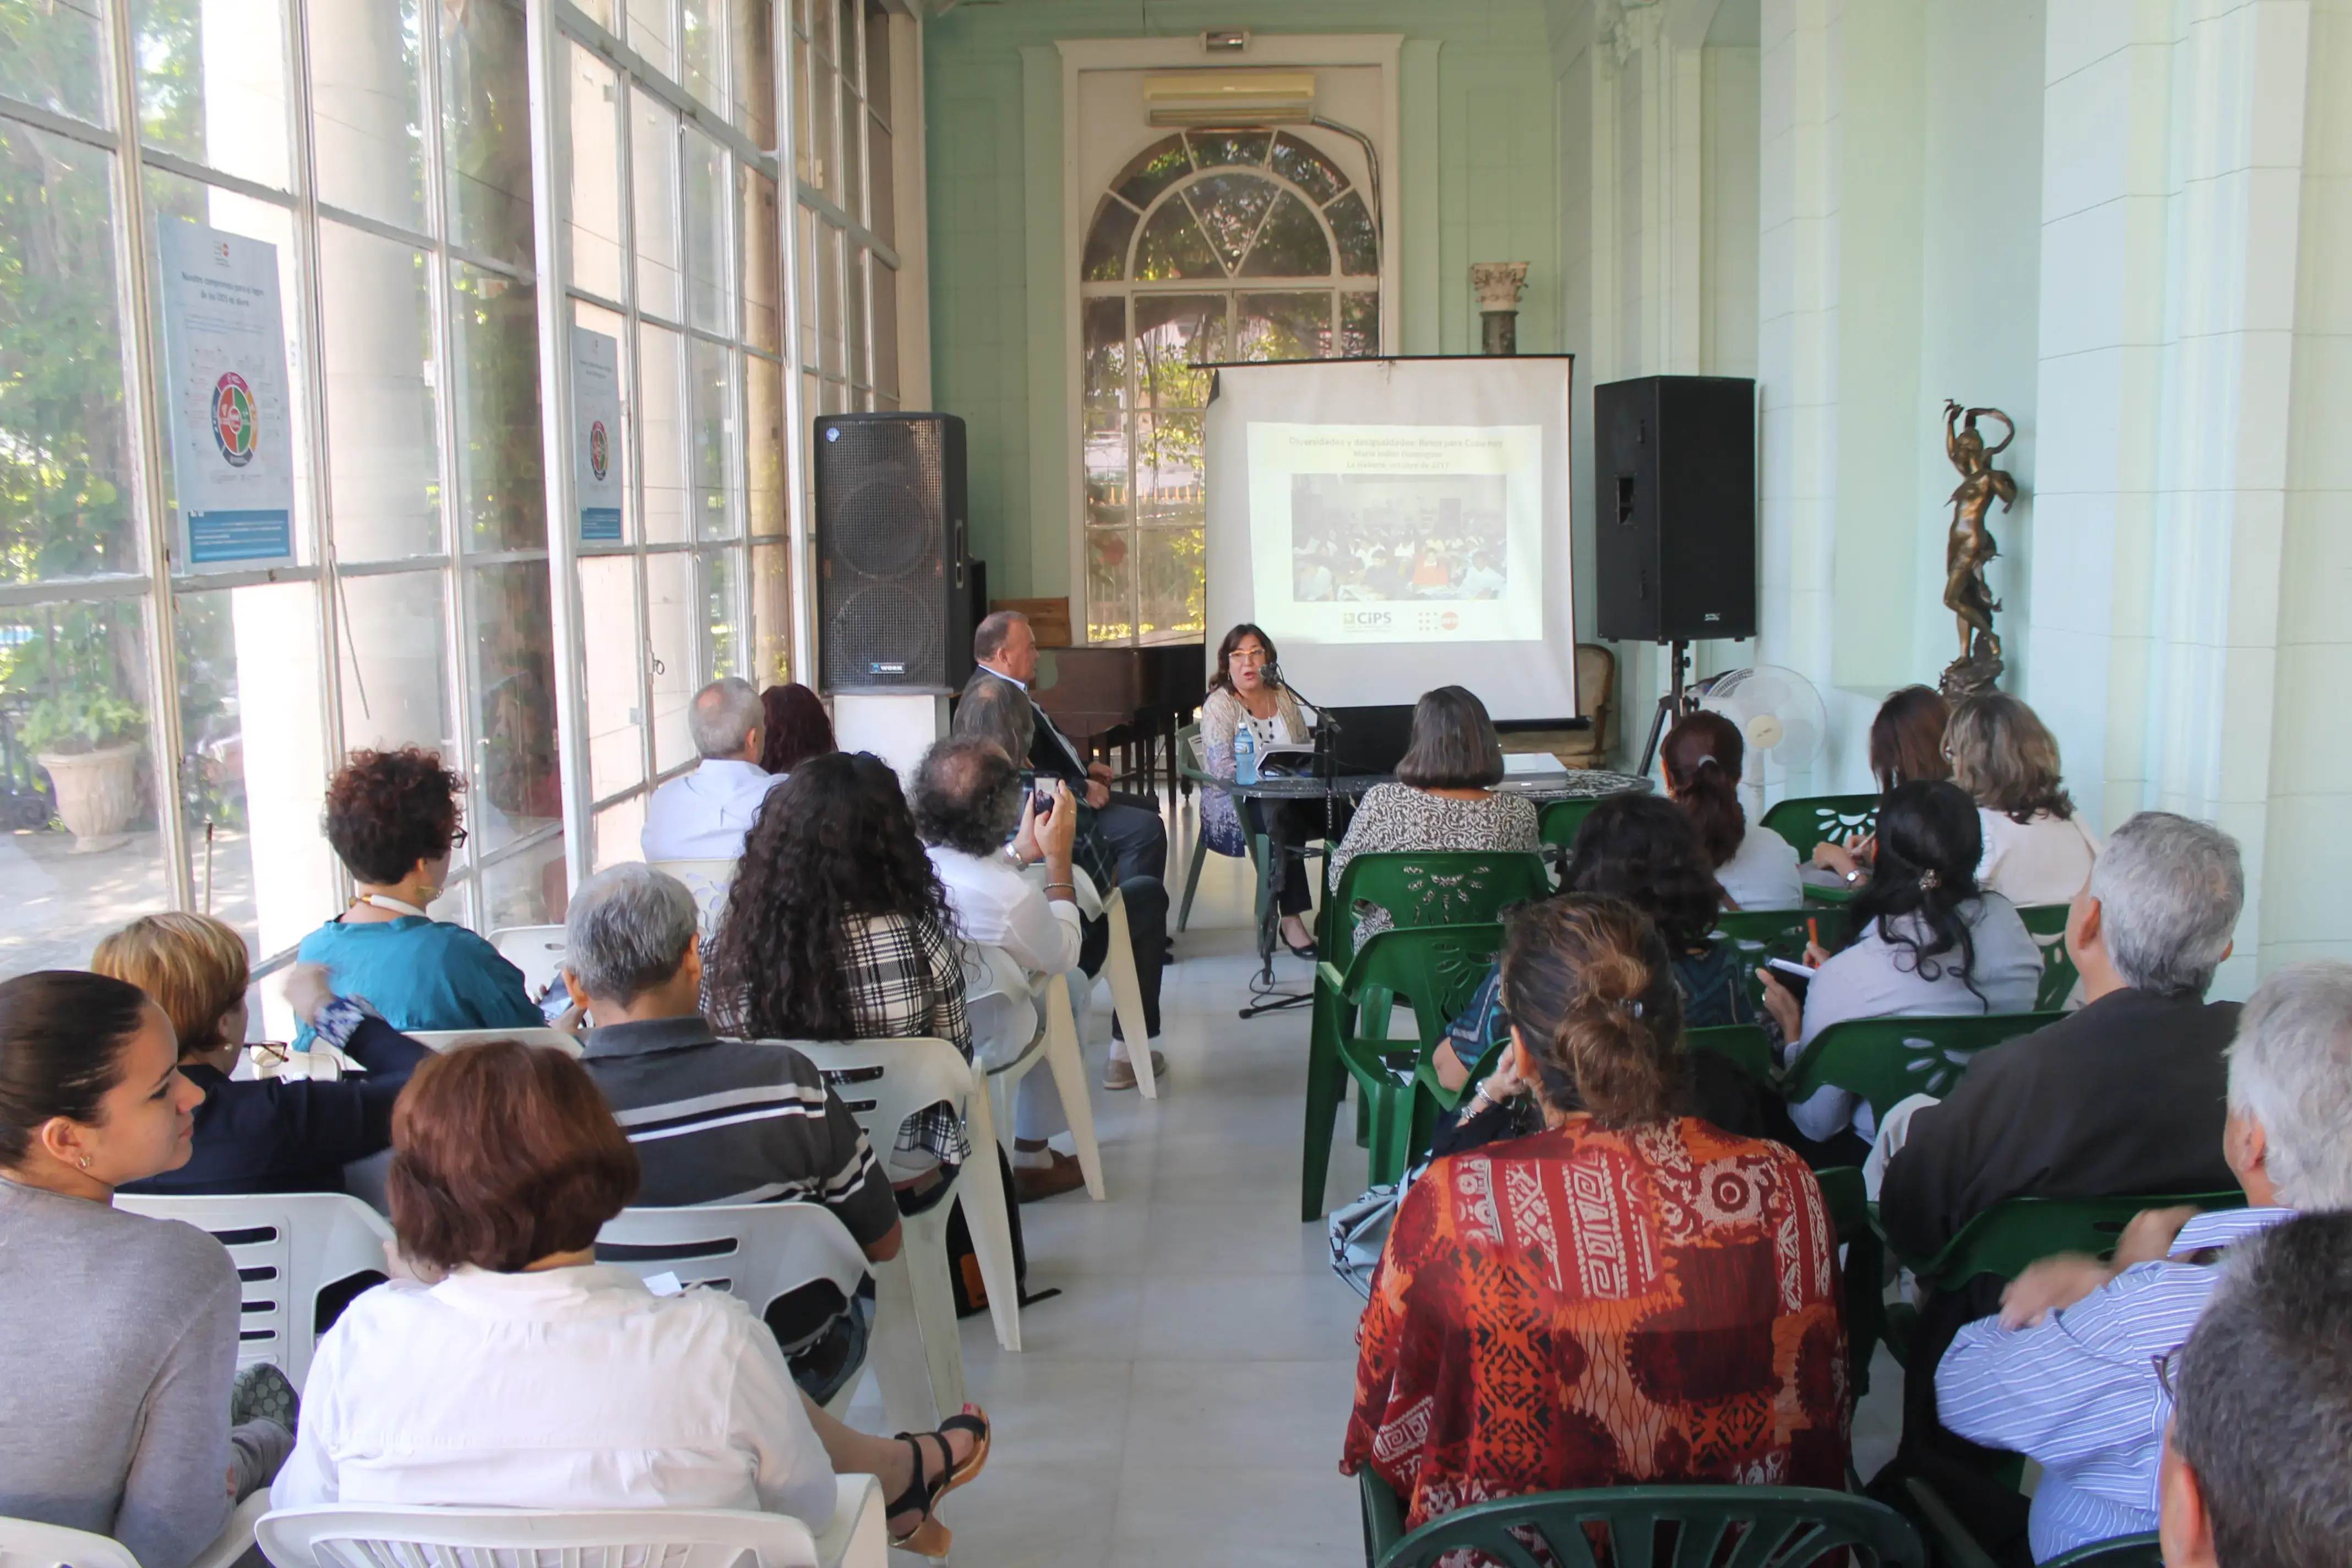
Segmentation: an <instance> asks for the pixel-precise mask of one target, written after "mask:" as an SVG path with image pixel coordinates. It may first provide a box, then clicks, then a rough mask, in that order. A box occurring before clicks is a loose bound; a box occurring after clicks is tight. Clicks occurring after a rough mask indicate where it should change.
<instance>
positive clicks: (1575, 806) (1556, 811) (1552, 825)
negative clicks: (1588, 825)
mask: <svg viewBox="0 0 2352 1568" xmlns="http://www.w3.org/2000/svg"><path fill="white" fill-rule="evenodd" d="M1601 798H1603V797H1595V798H1593V799H1591V800H1555V801H1553V802H1551V803H1550V804H1549V805H1546V806H1545V807H1544V808H1543V815H1542V816H1538V818H1536V837H1538V838H1540V839H1542V840H1543V842H1544V847H1546V848H1548V849H1560V850H1565V849H1568V848H1569V847H1571V846H1573V845H1574V844H1575V843H1576V830H1577V829H1578V828H1580V827H1582V826H1584V819H1585V818H1586V817H1588V816H1591V815H1592V808H1593V807H1594V806H1597V805H1600V804H1601Z"/></svg>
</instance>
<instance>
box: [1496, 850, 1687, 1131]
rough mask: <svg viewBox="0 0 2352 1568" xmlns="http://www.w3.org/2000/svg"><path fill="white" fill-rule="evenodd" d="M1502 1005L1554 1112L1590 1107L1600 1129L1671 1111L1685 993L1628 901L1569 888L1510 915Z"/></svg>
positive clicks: (1653, 933)
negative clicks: (1677, 987)
mask: <svg viewBox="0 0 2352 1568" xmlns="http://www.w3.org/2000/svg"><path fill="white" fill-rule="evenodd" d="M1503 1005H1504V1007H1505V1009H1506V1010H1507V1012H1508V1013H1509V1015H1510V1016H1511V1018H1512V1020H1513V1022H1514V1023H1515V1024H1517V1026H1518V1029H1519V1035H1520V1038H1521V1039H1523V1040H1524V1041H1526V1042H1527V1044H1528V1048H1529V1050H1530V1051H1531V1052H1532V1053H1533V1054H1534V1056H1535V1057H1536V1069H1537V1074H1538V1078H1539V1079H1541V1086H1542V1089H1543V1093H1544V1097H1545V1099H1546V1100H1549V1101H1550V1103H1551V1104H1552V1106H1553V1108H1554V1109H1556V1110H1564V1111H1565V1110H1589V1111H1591V1113H1592V1115H1593V1117H1594V1119H1595V1120H1597V1121H1601V1123H1602V1124H1603V1125H1606V1126H1638V1125H1643V1124H1645V1123H1649V1122H1655V1121H1664V1120H1666V1119H1667V1118H1669V1117H1671V1116H1672V1115H1674V1113H1675V1102H1676V1100H1678V1099H1679V1097H1680V1092H1681V1087H1682V1081H1681V1080H1682V1062H1681V1054H1680V1053H1681V1048H1682V1022H1683V1013H1682V999H1681V994H1680V993H1678V992H1677V991H1676V990H1675V980H1674V971H1673V967H1672V963H1671V960H1670V959H1669V957H1668V955H1667V952H1666V946H1665V942H1664V938H1662V937H1660V936H1659V934H1658V932H1657V929H1656V928H1655V927H1654V926H1653V925H1652V924H1651V923H1650V921H1649V919H1648V917H1646V916H1644V915H1643V913H1642V912H1641V911H1640V910H1637V909H1635V908H1634V907H1633V905H1632V904H1630V903H1628V902H1626V901H1625V900H1622V899H1619V898H1613V897H1609V896H1606V895H1599V894H1587V893H1571V894H1565V895H1562V896H1561V897H1559V898H1555V899H1550V900H1545V901H1544V902H1542V903H1538V904H1531V905H1528V906H1525V907H1524V908H1522V909H1520V910H1517V911H1515V912H1514V913H1513V915H1512V916H1511V920H1510V926H1509V931H1508V933H1507V936H1506V937H1505V939H1504V947H1503Z"/></svg>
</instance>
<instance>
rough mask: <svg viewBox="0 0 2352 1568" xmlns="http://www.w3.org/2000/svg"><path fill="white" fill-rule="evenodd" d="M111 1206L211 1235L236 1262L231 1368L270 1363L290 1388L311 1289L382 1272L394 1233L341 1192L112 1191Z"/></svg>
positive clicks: (304, 1362) (314, 1296)
mask: <svg viewBox="0 0 2352 1568" xmlns="http://www.w3.org/2000/svg"><path fill="white" fill-rule="evenodd" d="M114 1206H115V1207H117V1208H119V1209H126V1210H128V1211H129V1212H131V1213H132V1214H142V1215H147V1216H148V1217H150V1218H152V1219H176V1220H181V1221H184V1222H185V1223H186V1224H189V1225H192V1226H195V1227H196V1228H197V1229H198V1230H203V1231H209V1232H211V1233H212V1235H213V1237H214V1238H215V1240H217V1241H218V1242H219V1243H220V1244H221V1245H222V1246H223V1247H227V1248H228V1255H229V1257H230V1258H231V1259H232V1260H234V1261H235V1262H236V1277H237V1280H238V1289H239V1292H240V1294H241V1296H242V1298H243V1303H242V1309H241V1314H240V1316H239V1317H238V1319H237V1336H236V1337H237V1346H236V1352H237V1353H236V1362H237V1364H238V1365H239V1366H248V1365H251V1364H252V1363H255V1362H263V1361H266V1362H268V1363H272V1364H273V1365H275V1366H276V1367H277V1368H278V1371H280V1372H282V1373H285V1374H286V1376H287V1380H288V1381H289V1382H290V1383H292V1384H294V1386H295V1387H296V1388H297V1389H299V1388H300V1387H301V1386H302V1382H303V1380H304V1379H305V1378H307V1377H308V1376H309V1375H310V1354H311V1352H312V1351H313V1350H315V1349H316V1348H317V1345H318V1338H319V1335H318V1326H317V1318H316V1316H315V1314H316V1312H317V1310H318V1297H319V1292H320V1290H321V1289H325V1288H326V1287H327V1286H330V1285H332V1284H334V1283H335V1282H336V1281H337V1280H339V1279H350V1278H351V1277H352V1275H354V1274H362V1273H370V1272H373V1273H376V1274H382V1273H383V1272H384V1252H383V1249H384V1244H385V1243H386V1242H389V1241H390V1240H391V1239H392V1227H391V1226H389V1225H386V1224H385V1223H384V1221H383V1216H382V1215H378V1214H377V1213H376V1212H375V1211H374V1210H373V1209H372V1208H370V1207H368V1206H367V1205H365V1204H363V1203H362V1202H360V1201H359V1199H357V1198H354V1197H348V1196H345V1195H344V1194H341V1193H255V1194H240V1195H237V1196H235V1197H153V1196H149V1195H146V1194H136V1193H118V1194H116V1195H115V1199H114Z"/></svg>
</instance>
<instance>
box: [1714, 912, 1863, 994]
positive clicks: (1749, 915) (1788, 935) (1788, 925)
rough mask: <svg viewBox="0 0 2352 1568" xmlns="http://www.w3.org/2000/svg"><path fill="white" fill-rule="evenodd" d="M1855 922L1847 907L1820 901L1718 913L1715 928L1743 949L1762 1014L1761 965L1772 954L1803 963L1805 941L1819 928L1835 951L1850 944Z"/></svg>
mask: <svg viewBox="0 0 2352 1568" xmlns="http://www.w3.org/2000/svg"><path fill="white" fill-rule="evenodd" d="M1715 929H1716V931H1717V933H1718V934H1719V935H1721V936H1722V937H1723V939H1724V940H1725V941H1727V942H1730V943H1731V944H1732V945H1733V946H1735V947H1737V948H1738V949H1739V954H1740V968H1741V978H1742V979H1743V980H1745V981H1746V982H1747V984H1748V995H1749V997H1750V999H1751V1000H1753V1001H1754V1002H1755V1004H1756V1005H1757V1008H1758V1016H1759V1017H1760V1016H1762V1008H1763V1005H1764V983H1763V982H1762V981H1761V980H1759V979H1758V978H1757V976H1756V970H1757V968H1758V966H1759V965H1760V964H1761V963H1763V962H1764V961H1765V960H1766V959H1768V958H1784V959H1787V960H1788V961H1789V962H1790V963H1803V962H1804V961H1805V944H1806V943H1807V942H1811V941H1812V940H1813V933H1814V932H1816V931H1819V932H1820V933H1821V943H1822V946H1823V947H1825V948H1828V949H1829V950H1830V951H1831V952H1836V951H1837V950H1838V949H1840V948H1842V947H1843V946H1844V945H1845V944H1846V939H1847V933H1848V932H1849V931H1852V929H1853V921H1852V919H1851V918H1850V916H1849V915H1848V914H1847V911H1845V910H1843V909H1837V908H1832V907H1830V906H1827V905H1816V906H1814V907H1812V908H1811V909H1801V910H1725V911H1724V912H1723V913H1721V914H1719V915H1717V917H1716V919H1715Z"/></svg>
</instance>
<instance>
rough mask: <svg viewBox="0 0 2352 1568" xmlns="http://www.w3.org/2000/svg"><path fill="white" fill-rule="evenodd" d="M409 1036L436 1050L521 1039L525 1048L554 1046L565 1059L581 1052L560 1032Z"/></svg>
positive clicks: (449, 1032)
mask: <svg viewBox="0 0 2352 1568" xmlns="http://www.w3.org/2000/svg"><path fill="white" fill-rule="evenodd" d="M408 1037H409V1038H410V1039H412V1040H415V1042H416V1043H417V1044H418V1045H420V1046H423V1047H425V1048H426V1049H428V1050H436V1051H454V1050H456V1049H457V1047H459V1046H478V1045H480V1044H481V1043H482V1042H483V1041H484V1040H520V1041H521V1042H522V1043H523V1044H524V1045H526V1046H553V1047H555V1048H556V1049H557V1050H559V1051H562V1053H563V1054H564V1055H565V1056H568V1057H576V1056H578V1055H579V1054H580V1051H581V1046H580V1041H579V1038H578V1037H576V1036H572V1035H567V1034H565V1033H564V1032H563V1031H562V1030H561V1029H412V1030H410V1031H408Z"/></svg>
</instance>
